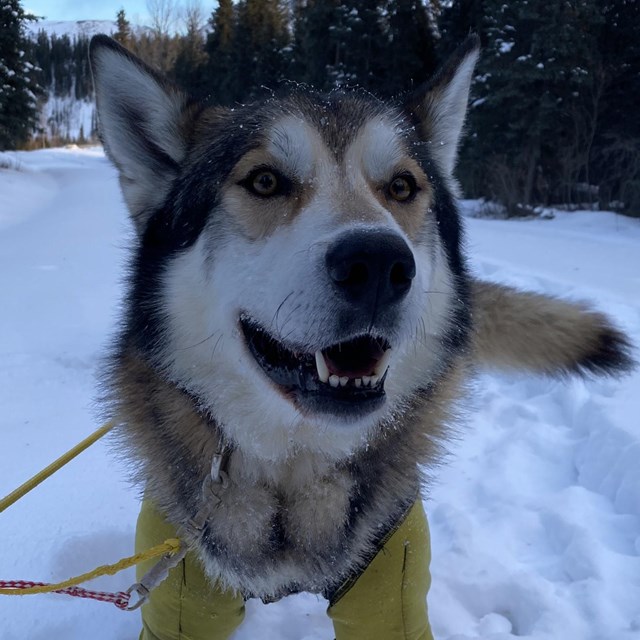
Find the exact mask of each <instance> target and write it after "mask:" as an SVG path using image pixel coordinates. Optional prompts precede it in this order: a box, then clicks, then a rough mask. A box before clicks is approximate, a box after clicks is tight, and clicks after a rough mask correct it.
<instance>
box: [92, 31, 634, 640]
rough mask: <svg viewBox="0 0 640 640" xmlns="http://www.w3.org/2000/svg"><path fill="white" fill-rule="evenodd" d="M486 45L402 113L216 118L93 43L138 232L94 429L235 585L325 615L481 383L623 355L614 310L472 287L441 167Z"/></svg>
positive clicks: (402, 509)
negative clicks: (308, 604) (110, 423)
mask: <svg viewBox="0 0 640 640" xmlns="http://www.w3.org/2000/svg"><path fill="white" fill-rule="evenodd" d="M478 53H479V43H478V39H477V37H475V36H470V37H469V38H468V39H467V40H466V41H465V42H464V43H463V44H462V45H461V46H460V47H459V49H458V50H457V51H456V52H455V53H454V54H453V56H452V57H451V58H450V59H449V60H448V62H447V63H446V64H445V65H444V66H443V68H442V69H441V70H440V71H439V72H438V73H437V74H436V75H435V77H433V78H432V79H431V80H430V81H428V82H426V83H425V84H424V85H422V86H420V87H419V88H418V89H416V90H415V91H413V92H411V93H408V94H407V95H405V96H402V97H400V98H399V99H397V100H394V101H382V100H379V99H376V98H375V97H373V96H372V95H370V94H368V93H365V92H363V91H359V90H357V89H353V90H348V89H344V90H336V91H333V92H331V93H329V94H321V93H316V92H314V91H313V90H311V89H308V88H296V89H294V90H293V91H291V92H290V93H289V94H288V95H284V96H275V95H271V96H269V97H267V98H265V99H262V100H258V101H256V102H254V103H252V104H247V105H239V106H237V107H235V108H222V107H216V106H207V105H203V104H199V103H197V102H194V101H193V100H191V99H190V98H189V97H188V96H186V95H185V94H184V93H182V92H181V91H179V90H178V89H177V88H176V87H175V86H173V85H172V84H170V83H169V82H168V81H167V80H166V79H164V78H163V77H162V76H161V75H159V74H158V73H157V72H156V71H154V70H153V69H151V68H149V67H148V66H147V65H146V64H144V63H143V62H142V61H140V60H139V59H137V58H136V57H134V56H133V55H132V54H130V53H129V52H127V51H126V50H125V49H124V48H122V47H121V46H120V45H118V44H117V43H115V42H114V41H113V40H111V39H109V38H107V37H106V36H96V37H94V38H93V40H92V42H91V48H90V59H91V66H92V70H93V75H94V82H95V90H96V98H97V108H98V116H99V123H100V132H101V138H102V141H103V144H104V148H105V151H106V154H107V156H108V157H109V159H110V160H111V161H112V163H113V164H114V165H115V167H116V168H117V170H118V174H119V180H120V186H121V189H122V194H123V197H124V200H125V202H126V205H127V207H128V210H129V212H130V215H131V219H132V221H133V225H134V227H135V231H136V241H135V246H134V247H133V251H132V259H131V264H130V269H129V275H128V290H127V296H126V301H125V309H124V313H123V318H122V324H121V328H120V331H119V334H118V338H117V340H116V343H115V345H114V348H113V352H112V355H111V357H110V360H109V366H108V368H107V369H108V370H107V372H106V374H105V378H106V387H107V407H108V411H109V415H110V417H112V418H113V419H115V420H117V421H118V422H119V424H120V425H121V426H120V432H121V438H122V446H123V448H124V450H125V452H126V453H127V455H129V457H130V460H131V466H132V469H133V475H134V477H135V479H136V480H137V482H139V484H140V486H141V487H143V488H144V492H145V500H148V501H151V502H152V503H153V505H154V508H155V509H157V511H158V512H159V513H160V514H162V516H163V518H166V521H167V522H168V523H170V525H171V526H173V527H175V530H176V531H179V532H180V535H181V536H182V537H183V539H185V540H186V541H187V543H188V545H189V548H190V553H193V554H194V557H195V558H196V559H197V561H198V563H200V564H201V565H202V570H203V571H204V573H205V575H206V576H207V577H208V579H209V581H210V582H211V583H212V584H215V585H219V586H220V588H222V589H224V590H227V591H229V592H230V593H234V594H240V596H241V597H242V598H248V597H258V598H262V599H263V600H265V601H272V600H275V599H278V598H281V597H283V596H284V595H287V594H291V593H296V592H301V591H306V592H312V593H319V594H323V595H325V596H326V597H327V598H329V600H330V602H335V594H336V593H339V592H344V588H343V587H344V585H345V583H349V581H351V583H349V584H352V583H353V581H354V580H356V581H357V579H358V577H359V576H361V575H362V574H363V572H365V571H366V569H367V567H368V566H369V565H370V563H371V562H372V559H373V558H374V557H376V554H378V553H379V551H380V549H381V548H382V546H383V545H384V544H385V543H386V541H388V540H389V536H390V535H393V533H394V532H395V531H397V530H398V527H399V526H400V524H401V523H402V522H403V519H404V518H406V515H407V513H408V512H409V511H410V509H411V508H412V505H415V504H416V501H418V502H419V500H418V496H419V495H420V491H421V487H422V486H423V482H424V477H423V474H424V473H425V469H427V470H428V469H430V468H431V467H432V466H433V465H434V464H436V463H437V462H438V460H439V458H440V456H441V453H442V451H443V445H444V444H445V443H446V441H447V438H448V437H450V433H451V425H452V423H453V422H454V421H455V414H456V408H457V406H458V404H459V403H460V402H461V401H462V400H463V399H464V396H465V394H466V387H467V384H468V381H469V380H470V379H471V378H472V377H473V375H474V373H475V371H476V370H477V369H478V368H481V367H496V368H501V369H506V370H522V371H529V372H531V373H535V374H545V375H552V376H565V375H569V374H577V375H583V374H598V375H601V374H602V375H608V374H617V373H620V372H623V371H624V370H626V369H628V368H629V367H630V366H631V364H632V361H631V357H630V344H629V342H628V340H627V338H626V336H625V335H624V334H623V333H621V332H620V331H619V330H618V329H616V328H615V327H614V326H613V324H612V323H611V322H610V321H609V320H608V318H607V317H606V316H605V315H603V314H601V313H598V312H596V311H593V310H591V309H590V308H589V307H588V306H587V305H583V304H576V303H573V302H566V301H562V300H558V299H555V298H551V297H548V296H544V295H540V294H537V293H528V292H521V291H517V290H515V289H512V288H508V287H505V286H500V285H497V284H491V283H488V282H482V281H479V280H477V279H475V278H474V277H473V276H472V275H471V274H470V272H469V269H468V267H467V263H466V258H465V255H464V252H463V248H462V245H463V228H462V227H463V225H462V221H461V219H460V214H459V212H458V207H457V204H456V199H457V197H458V186H457V183H456V180H455V177H454V165H455V162H456V152H457V148H458V143H459V140H460V137H461V134H462V130H463V125H464V120H465V113H466V108H467V102H468V95H469V88H470V84H471V80H472V76H473V69H474V65H475V62H476V59H477V57H478ZM212 461H213V467H215V471H212ZM208 479H209V480H210V481H209V485H208V486H209V489H212V484H211V482H213V483H214V485H215V486H213V489H212V492H210V493H207V492H206V491H205V492H204V493H203V483H204V485H205V486H207V480H208ZM216 483H217V484H216ZM194 519H195V521H196V522H195V525H194ZM427 587H428V585H427ZM420 597H421V598H422V600H423V601H424V594H423V595H421V596H420ZM381 624H382V623H381ZM356 626H357V625H356ZM336 628H337V627H336ZM424 628H426V627H424ZM156 633H157V632H156ZM341 633H342V632H340V633H339V632H338V631H336V636H337V638H338V640H341V638H342V637H345V638H346V637H349V638H351V637H363V638H364V637H374V636H371V635H369V636H365V635H357V633H356V635H353V636H351V635H349V636H347V635H345V634H342V635H341ZM421 633H422V632H421ZM429 633H430V632H428V631H424V635H419V636H418V635H416V636H415V637H421V638H422V637H431V636H430V635H428V634H429ZM149 637H151V636H149ZM153 637H155V636H153ZM167 637H168V636H167ZM171 637H173V636H171ZM375 637H380V638H385V640H390V639H391V638H396V637H397V638H409V637H410V636H409V634H408V633H406V634H404V635H393V634H392V633H391V632H388V633H387V632H382V631H381V632H379V633H378V634H377V635H376V636H375ZM411 637H412V638H413V637H414V636H411Z"/></svg>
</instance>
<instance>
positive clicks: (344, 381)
mask: <svg viewBox="0 0 640 640" xmlns="http://www.w3.org/2000/svg"><path fill="white" fill-rule="evenodd" d="M347 382H349V378H348V377H347V376H343V377H342V378H340V386H341V387H344V386H345V385H346V384H347Z"/></svg>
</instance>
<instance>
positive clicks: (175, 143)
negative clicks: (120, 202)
mask: <svg viewBox="0 0 640 640" xmlns="http://www.w3.org/2000/svg"><path fill="white" fill-rule="evenodd" d="M89 58H90V61H91V70H92V73H93V81H94V86H95V91H96V103H97V110H98V120H99V128H100V137H101V139H102V142H103V144H104V148H105V151H106V153H107V156H108V157H109V159H110V160H111V161H112V162H113V164H114V165H115V166H116V168H117V169H118V171H119V173H120V186H121V188H122V193H123V196H124V199H125V202H126V203H127V206H128V208H129V212H130V213H131V216H132V218H133V220H134V223H135V226H136V230H137V231H138V232H139V233H141V232H142V231H143V229H144V227H145V225H146V222H147V219H148V217H149V215H150V214H151V213H152V212H153V211H154V210H155V209H156V208H157V207H158V206H159V205H161V204H162V202H163V201H164V199H165V198H166V196H167V194H168V192H169V189H170V188H171V185H172V182H173V179H174V178H175V176H176V175H177V173H178V169H179V165H180V162H181V161H182V160H183V158H184V156H185V153H186V144H187V142H186V131H185V129H186V126H185V125H186V112H187V107H188V99H187V96H186V95H184V94H183V93H181V92H180V91H179V90H178V89H176V88H175V87H173V86H172V85H171V84H170V83H169V82H168V81H167V80H165V79H164V78H163V77H162V76H161V75H160V74H158V73H157V72H156V71H154V70H153V69H151V68H150V67H149V66H147V65H146V64H145V63H144V62H142V61H141V60H139V59H138V58H136V57H135V56H134V55H132V54H131V53H129V52H128V51H127V50H126V49H125V48H124V47H121V46H120V45H119V44H118V43H117V42H116V41H115V40H112V39H111V38H109V37H107V36H104V35H97V36H94V37H93V38H92V40H91V45H90V47H89Z"/></svg>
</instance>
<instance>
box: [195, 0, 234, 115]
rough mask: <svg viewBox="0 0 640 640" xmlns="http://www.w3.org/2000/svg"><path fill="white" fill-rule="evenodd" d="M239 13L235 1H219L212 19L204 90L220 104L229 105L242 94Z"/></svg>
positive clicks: (207, 45)
mask: <svg viewBox="0 0 640 640" xmlns="http://www.w3.org/2000/svg"><path fill="white" fill-rule="evenodd" d="M236 27H237V13H236V10H235V8H234V6H233V2H232V0H219V2H218V7H217V8H216V9H215V10H214V11H213V13H212V14H211V17H210V18H209V31H208V33H207V36H206V42H205V54H206V62H205V68H204V85H203V86H204V92H205V93H206V95H211V96H213V99H214V101H215V102H216V103H218V104H223V105H230V104H233V102H235V101H236V100H237V99H238V97H242V96H241V95H240V94H241V89H240V84H239V81H238V78H239V74H238V73H237V70H236V69H235V67H234V45H235V38H236Z"/></svg>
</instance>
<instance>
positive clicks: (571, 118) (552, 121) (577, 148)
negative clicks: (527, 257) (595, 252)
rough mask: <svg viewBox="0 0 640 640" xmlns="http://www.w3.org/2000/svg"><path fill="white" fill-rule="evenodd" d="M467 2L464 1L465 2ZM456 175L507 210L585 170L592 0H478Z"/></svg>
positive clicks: (566, 187) (567, 191)
mask: <svg viewBox="0 0 640 640" xmlns="http://www.w3.org/2000/svg"><path fill="white" fill-rule="evenodd" d="M468 6H469V5H468ZM482 8H483V11H484V12H485V13H484V16H483V19H482V26H483V32H482V33H483V36H484V41H485V47H484V49H483V52H482V57H481V60H480V64H479V66H478V70H477V75H476V80H475V83H474V87H473V92H474V95H475V101H473V102H472V105H471V111H470V117H469V126H470V129H471V131H472V132H473V133H472V136H471V137H470V138H469V139H468V142H467V144H466V146H465V148H464V153H463V163H464V164H465V167H464V169H465V170H463V171H462V176H463V178H464V179H465V182H466V183H467V185H466V186H467V187H468V186H469V182H471V186H472V189H473V187H474V185H475V186H476V188H478V187H477V185H482V186H483V188H484V189H487V190H488V193H487V191H484V193H483V195H489V196H490V197H492V198H495V199H498V200H500V201H501V202H502V203H503V204H504V205H506V207H507V209H508V210H509V212H510V213H511V214H514V215H517V214H518V213H527V212H529V211H530V210H531V207H532V206H533V205H534V204H536V203H543V204H549V203H557V202H566V203H569V202H572V201H574V200H575V199H577V198H579V197H580V194H579V193H578V192H577V188H578V186H579V184H580V183H583V182H585V181H586V180H588V164H589V150H590V144H591V140H592V139H593V135H594V132H595V126H596V115H597V100H598V97H597V96H598V92H599V87H598V83H599V82H600V73H599V64H600V63H599V61H598V55H597V37H598V33H599V31H600V28H601V26H602V16H601V14H600V13H599V11H598V10H597V8H596V6H595V0H580V1H578V0H551V1H549V0H547V1H544V2H543V0H514V1H513V2H510V3H504V2H502V1H500V0H484V2H483V4H482Z"/></svg>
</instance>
